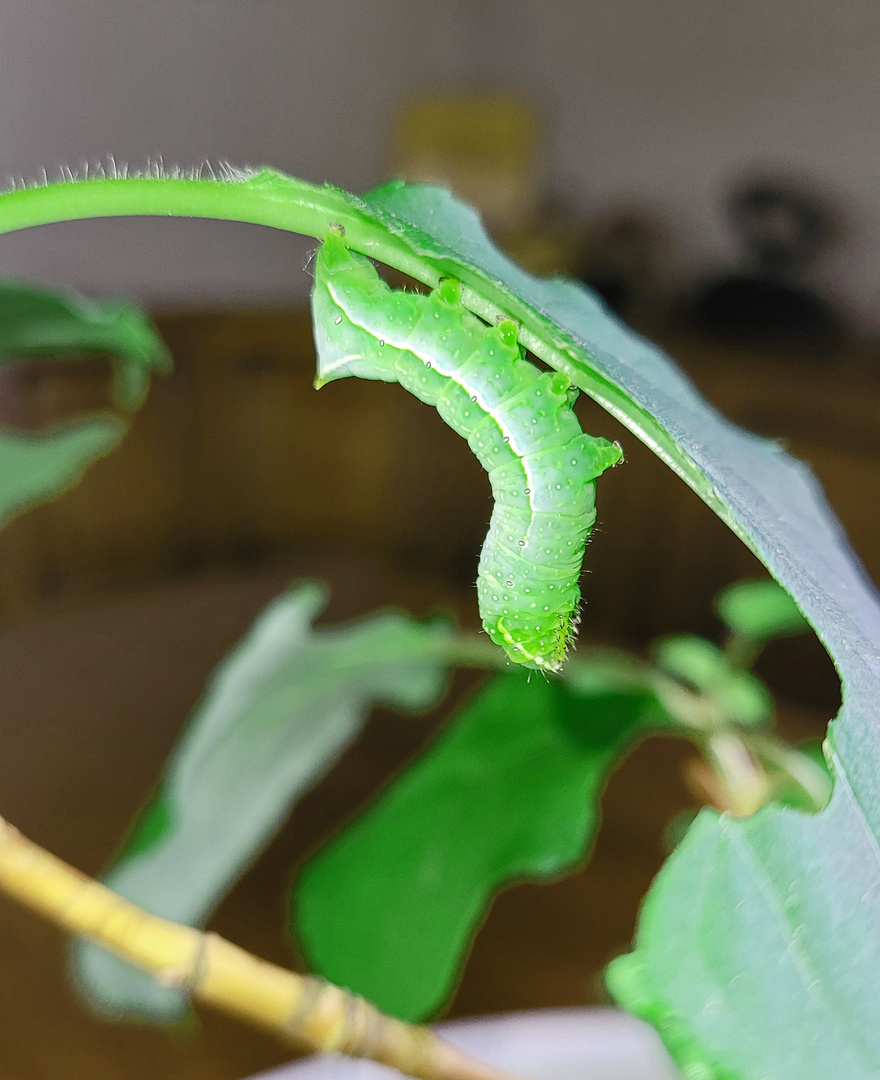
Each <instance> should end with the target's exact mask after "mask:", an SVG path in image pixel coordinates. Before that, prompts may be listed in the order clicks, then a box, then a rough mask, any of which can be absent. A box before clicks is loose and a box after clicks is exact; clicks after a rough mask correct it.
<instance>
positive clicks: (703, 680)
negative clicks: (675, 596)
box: [653, 634, 773, 727]
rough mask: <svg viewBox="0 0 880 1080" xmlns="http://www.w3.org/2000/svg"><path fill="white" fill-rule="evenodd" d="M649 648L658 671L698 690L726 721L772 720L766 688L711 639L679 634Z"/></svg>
mask: <svg viewBox="0 0 880 1080" xmlns="http://www.w3.org/2000/svg"><path fill="white" fill-rule="evenodd" d="M653 649H654V659H655V662H656V664H657V667H658V668H659V669H660V670H661V671H664V672H666V673H667V674H669V675H672V676H673V677H674V678H676V679H678V680H679V681H681V682H684V683H687V684H688V685H690V686H692V687H693V688H694V689H696V690H699V691H700V692H701V693H702V694H704V695H705V696H706V698H708V699H709V700H710V701H712V702H713V703H714V704H715V706H716V708H717V709H718V712H719V713H720V715H721V716H722V717H724V718H725V719H726V720H727V721H729V722H731V723H734V724H742V725H744V726H746V727H753V726H755V725H757V724H765V723H767V722H768V721H769V720H771V719H772V717H773V699H772V697H771V696H770V692H769V690H768V689H767V687H766V686H765V685H764V684H763V683H762V682H761V680H760V679H759V678H758V677H757V676H756V675H753V674H752V673H751V672H750V671H743V670H741V669H740V668H736V667H734V666H732V665H731V663H730V661H729V660H728V658H727V657H726V656H725V655H724V653H723V652H722V651H721V650H720V649H719V648H718V647H717V646H716V645H713V644H712V642H711V641H707V640H706V639H705V638H701V637H697V636H696V635H691V634H680V635H677V636H675V637H668V638H663V639H661V640H660V641H658V642H655V643H654V646H653Z"/></svg>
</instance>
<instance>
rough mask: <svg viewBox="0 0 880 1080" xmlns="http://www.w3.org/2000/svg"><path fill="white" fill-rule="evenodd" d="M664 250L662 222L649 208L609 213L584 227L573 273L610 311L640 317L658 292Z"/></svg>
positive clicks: (629, 316) (664, 238) (664, 259)
mask: <svg viewBox="0 0 880 1080" xmlns="http://www.w3.org/2000/svg"><path fill="white" fill-rule="evenodd" d="M667 249H668V243H667V239H666V236H665V234H664V232H663V229H662V227H661V225H660V223H659V222H658V221H657V220H656V218H655V217H654V216H653V215H652V214H650V213H649V212H648V211H647V210H641V209H620V210H612V211H609V212H607V213H605V214H600V215H598V216H597V217H595V218H593V219H592V221H591V222H590V223H589V224H588V226H587V228H586V230H585V231H584V233H583V237H582V240H581V245H580V249H579V251H578V253H577V256H576V259H575V263H574V266H573V274H574V276H575V277H576V278H578V279H579V280H580V281H582V282H583V283H584V284H585V285H588V286H589V287H590V288H591V289H592V290H593V291H594V292H596V293H598V294H599V296H601V297H602V299H603V300H604V301H605V303H606V304H607V305H608V306H609V307H610V308H611V309H612V311H615V312H617V314H618V315H621V316H622V317H623V318H628V319H633V318H635V319H638V318H639V315H640V309H643V308H644V306H645V303H646V301H649V300H650V298H651V297H652V295H653V294H654V293H656V292H657V290H658V283H659V280H660V277H661V274H662V270H661V267H662V265H663V264H664V263H665V261H666V258H665V256H666V252H667Z"/></svg>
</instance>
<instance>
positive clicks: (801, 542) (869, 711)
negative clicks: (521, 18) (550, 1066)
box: [366, 185, 880, 1080]
mask: <svg viewBox="0 0 880 1080" xmlns="http://www.w3.org/2000/svg"><path fill="white" fill-rule="evenodd" d="M366 201H367V204H368V205H369V206H370V207H371V208H373V209H375V211H376V212H377V214H378V215H379V216H380V217H381V220H382V221H383V222H385V223H387V224H388V226H389V227H390V228H391V229H393V230H394V232H395V235H396V236H397V237H399V238H405V239H406V241H407V242H408V244H409V245H410V247H411V248H412V249H413V250H415V251H417V252H419V253H423V254H428V253H430V254H431V255H432V257H435V258H436V260H437V262H438V264H439V265H440V269H441V272H443V273H447V274H452V275H457V276H460V277H461V278H462V279H463V280H464V281H465V282H466V283H467V285H468V286H469V287H470V288H471V290H472V293H468V294H466V302H467V303H468V304H469V305H470V306H473V307H474V309H475V310H478V311H479V310H480V309H481V308H483V309H484V310H485V311H486V312H489V311H490V310H491V308H492V305H493V304H497V305H498V306H500V307H501V308H502V309H503V310H504V311H506V312H507V313H508V314H511V315H513V316H514V317H516V318H521V321H522V322H523V334H522V340H523V341H524V342H525V343H526V344H527V345H528V347H530V348H532V349H533V351H535V352H536V353H537V355H538V356H540V357H541V359H543V360H546V361H547V362H548V363H551V364H553V365H554V366H557V367H559V368H560V369H562V370H564V371H566V372H567V373H568V374H569V375H570V377H571V378H572V380H573V381H574V382H575V383H576V385H578V386H580V387H581V389H583V390H585V391H587V392H588V393H590V394H591V395H592V396H593V397H595V398H596V399H597V400H598V401H600V402H602V403H603V404H605V406H606V407H607V408H608V409H609V410H610V411H611V412H613V413H614V415H616V416H617V417H619V418H620V419H621V420H622V421H623V423H625V424H626V425H627V426H628V427H630V429H631V430H633V431H634V432H636V433H637V434H638V435H639V437H640V438H642V439H643V441H645V442H646V443H647V444H648V445H649V446H651V447H652V448H653V449H654V450H655V452H657V453H658V454H659V455H660V456H661V457H662V458H663V460H665V461H666V462H667V464H669V465H670V467H671V468H673V469H675V471H676V472H678V473H679V475H681V476H682V477H683V478H684V479H685V480H686V481H687V482H688V483H689V484H690V485H691V486H692V487H693V488H694V490H695V491H696V492H697V493H698V494H699V495H701V497H702V498H703V499H704V500H705V501H706V502H707V503H708V504H709V505H710V506H711V507H712V508H713V509H714V510H715V511H716V512H717V513H718V514H719V515H720V516H721V517H722V519H723V520H725V521H726V522H727V523H728V524H729V525H730V526H731V528H733V529H734V531H735V532H736V533H737V534H738V535H739V536H740V537H741V538H742V539H743V540H744V541H745V542H746V543H747V544H748V545H749V547H750V548H751V549H752V550H753V551H754V552H755V553H756V554H757V555H758V557H759V558H760V559H761V560H762V562H763V563H764V565H765V566H766V567H767V568H768V570H769V571H770V572H771V574H772V575H773V576H774V577H775V578H776V579H777V580H778V581H779V583H780V584H781V585H782V586H783V587H784V588H785V589H786V590H787V591H788V592H789V593H790V594H791V596H792V598H793V599H794V601H795V602H796V604H797V605H798V607H799V608H800V610H801V611H802V612H803V613H804V615H805V617H806V618H807V620H808V621H809V623H810V624H811V625H812V627H813V628H814V629H815V630H816V632H817V633H818V635H819V637H820V638H821V639H822V641H823V644H824V645H825V646H826V648H827V649H828V651H829V653H830V654H831V656H832V659H833V660H834V662H835V664H836V665H837V668H838V671H839V672H840V675H841V682H842V690H843V697H844V705H843V707H842V709H841V711H840V713H839V715H838V718H837V720H836V721H835V723H834V724H833V725H832V727H831V728H830V730H829V735H828V756H829V761H830V764H831V768H832V773H833V776H834V780H835V787H834V793H833V797H832V799H831V802H830V803H829V805H828V807H827V808H826V809H825V810H823V811H822V812H821V813H819V814H817V815H815V816H813V817H806V816H803V815H801V814H799V813H798V812H796V811H794V810H791V809H786V808H782V807H777V806H773V807H769V808H767V809H765V810H763V811H761V812H760V813H759V814H758V815H757V816H756V817H755V818H754V819H750V820H749V821H733V820H730V819H728V818H726V817H722V816H719V815H716V814H713V813H712V812H709V811H706V812H704V813H703V814H702V815H701V816H700V818H699V819H698V825H697V827H695V828H693V829H692V830H691V831H690V832H689V833H688V834H687V836H686V837H685V839H684V840H683V841H682V843H681V845H680V846H679V847H678V848H677V850H676V852H675V854H674V855H673V856H672V858H671V859H670V861H669V863H668V864H667V866H666V867H664V869H663V871H661V873H660V875H659V877H658V879H657V881H656V882H655V884H654V886H653V888H652V890H651V893H650V894H649V896H648V899H647V901H646V903H645V906H644V910H643V915H642V918H641V920H640V928H639V933H638V937H637V951H636V953H635V955H634V958H633V959H628V960H622V961H619V962H618V964H617V966H616V968H615V969H614V970H615V974H614V975H612V983H611V985H612V989H613V991H614V993H615V995H616V997H617V998H618V1000H619V1001H620V1002H621V1003H622V1004H623V1005H625V1006H627V1007H628V1008H630V1009H632V1010H633V1011H634V1012H636V1013H637V1014H639V1015H641V1016H644V1017H645V1018H647V1019H649V1020H653V1021H654V1022H655V1023H657V1024H658V1026H659V1029H660V1032H661V1034H662V1035H663V1037H664V1039H665V1040H666V1042H667V1045H668V1046H669V1047H670V1049H671V1050H672V1052H673V1053H674V1054H675V1056H676V1057H677V1058H678V1060H679V1061H680V1062H682V1063H683V1064H685V1065H686V1066H687V1068H688V1069H689V1070H690V1076H691V1077H698V1076H700V1077H709V1076H719V1077H720V1076H735V1077H737V1080H764V1078H769V1077H772V1078H773V1080H827V1078H828V1077H829V1076H835V1077H837V1076H841V1077H843V1076H846V1077H847V1080H868V1078H869V1077H870V1078H872V1080H873V1078H875V1077H877V1076H878V1075H880V1011H878V1007H877V1001H878V1000H880V721H878V712H877V702H878V701H880V602H878V596H877V593H876V591H875V589H874V587H873V585H872V584H871V582H870V581H869V580H868V579H867V577H866V575H865V574H864V571H863V570H862V568H861V566H860V565H859V563H858V560H857V559H856V558H855V556H854V555H853V553H852V551H851V550H850V548H849V546H848V544H847V542H846V538H845V536H844V534H843V531H842V529H841V527H840V525H839V523H838V522H837V520H836V518H835V517H834V514H833V512H832V511H831V509H830V507H829V506H828V504H827V502H826V501H825V498H824V496H823V494H822V492H821V489H820V487H819V485H818V483H817V482H816V480H815V478H814V477H813V475H812V473H811V472H810V470H809V469H808V468H807V467H806V466H804V465H803V464H802V463H800V462H797V461H796V460H794V459H793V458H791V457H790V456H789V455H788V454H786V453H785V451H784V450H783V449H782V448H781V447H780V446H779V445H778V444H777V443H774V442H771V441H768V440H766V439H763V438H759V437H757V436H755V435H752V434H750V433H749V432H746V431H743V430H742V429H741V428H738V427H736V426H735V425H733V424H731V423H730V422H729V421H727V420H725V419H724V418H723V417H721V416H720V415H719V414H718V413H717V412H716V411H715V410H714V409H712V407H711V406H709V405H708V404H707V403H706V402H705V400H704V399H703V398H702V397H701V396H700V395H699V393H698V392H697V391H696V389H695V388H694V387H693V385H692V384H691V383H690V382H689V380H688V379H687V378H686V377H685V376H684V375H683V374H682V373H681V372H679V371H678V370H677V369H676V368H675V367H674V365H672V363H671V362H670V361H669V360H668V359H667V358H666V357H665V356H664V355H663V354H662V353H661V352H660V351H659V350H658V349H657V348H655V347H654V346H652V345H650V344H648V343H647V342H645V341H643V340H642V339H641V338H639V337H638V336H637V335H636V334H634V333H632V332H631V331H630V330H628V329H627V328H626V327H624V326H623V325H622V324H620V323H619V322H618V321H617V320H616V319H614V318H613V317H612V316H610V315H609V314H608V313H607V312H606V311H605V310H604V308H603V307H602V306H601V305H600V304H599V303H598V302H596V301H595V300H594V299H593V298H592V297H590V296H589V295H588V294H587V293H586V292H585V291H584V290H582V289H580V288H579V287H577V286H576V285H574V284H572V283H569V282H563V281H541V280H538V279H536V278H533V277H531V276H530V275H528V274H526V273H524V272H523V271H521V270H519V269H518V268H517V267H515V266H513V264H511V263H510V262H509V261H508V260H507V259H505V258H504V256H502V255H501V254H500V253H499V252H497V250H496V249H494V248H493V247H492V246H491V245H490V243H489V241H488V239H487V238H486V237H485V234H484V233H483V231H482V228H481V226H480V224H479V222H478V220H477V219H476V217H475V215H473V213H472V212H471V211H469V210H468V209H467V208H465V207H462V206H461V205H460V204H458V203H456V202H455V201H454V200H453V199H452V198H451V197H450V196H449V195H448V194H446V193H445V192H443V191H440V190H439V189H435V188H406V187H399V186H394V185H392V186H389V187H386V188H383V189H380V190H379V191H378V192H374V193H373V194H372V195H370V196H368V197H367V200H366ZM472 295H473V296H476V300H474V301H472ZM487 298H488V300H489V303H487V302H486V299H487ZM547 342H550V344H551V346H552V348H548V346H547Z"/></svg>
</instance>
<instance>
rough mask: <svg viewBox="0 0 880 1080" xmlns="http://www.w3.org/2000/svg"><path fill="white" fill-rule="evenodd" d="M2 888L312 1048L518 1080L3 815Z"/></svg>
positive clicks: (453, 1074) (422, 1077)
mask: <svg viewBox="0 0 880 1080" xmlns="http://www.w3.org/2000/svg"><path fill="white" fill-rule="evenodd" d="M0 891H2V892H5V893H6V894H7V895H9V896H12V897H14V898H15V899H16V900H18V901H20V902H21V903H22V904H24V905H26V906H27V907H30V908H31V909H33V910H34V911H38V912H39V913H40V914H42V915H44V916H46V918H48V919H50V920H51V921H52V922H54V923H55V924H56V925H58V926H60V927H62V928H63V929H65V930H68V931H70V932H71V933H73V934H77V935H78V936H80V937H84V938H87V939H88V940H90V941H93V942H95V943H96V944H97V945H101V946H103V947H104V948H106V949H109V950H110V951H111V952H113V953H115V954H116V955H117V956H119V957H121V958H122V959H123V960H127V961H128V962H129V963H131V964H134V965H135V966H136V967H139V968H141V969H142V970H144V971H147V972H149V973H150V974H151V975H153V976H155V977H156V978H157V979H158V980H159V981H160V982H161V983H163V984H164V985H166V986H173V987H178V988H181V989H185V990H187V991H188V992H189V993H190V994H191V995H192V996H193V998H194V999H195V1000H197V1001H200V1002H203V1003H205V1004H208V1005H213V1006H215V1007H216V1008H218V1009H222V1010H223V1011H225V1012H228V1013H231V1014H232V1015H234V1016H237V1017H239V1019H241V1020H245V1021H247V1022H249V1023H252V1024H255V1025H257V1026H258V1027H261V1028H264V1029H266V1030H268V1031H271V1032H273V1033H274V1034H276V1035H278V1036H280V1037H281V1038H283V1039H285V1040H287V1041H290V1042H293V1043H295V1044H298V1045H299V1046H300V1047H301V1048H304V1049H308V1050H311V1051H320V1052H326V1051H337V1052H340V1053H343V1054H348V1055H350V1056H352V1057H363V1058H370V1059H371V1060H373V1061H378V1062H381V1063H382V1064H385V1065H390V1066H392V1067H393V1068H395V1069H398V1070H399V1071H400V1072H402V1073H405V1074H407V1075H409V1076H412V1077H416V1078H417V1080H512V1077H511V1076H510V1074H508V1073H504V1072H502V1071H501V1070H499V1069H495V1068H494V1067H492V1066H489V1065H484V1064H483V1063H481V1062H478V1061H475V1060H474V1059H472V1058H470V1057H468V1056H467V1055H466V1054H463V1053H462V1052H461V1051H459V1050H457V1049H456V1048H455V1047H453V1046H451V1045H450V1044H449V1043H447V1042H445V1041H444V1040H443V1039H441V1038H440V1037H439V1036H438V1035H436V1034H435V1033H434V1032H433V1031H431V1030H430V1029H429V1028H425V1027H418V1026H415V1025H410V1024H405V1023H403V1022H402V1021H400V1020H396V1019H395V1018H393V1017H391V1016H386V1015H384V1014H383V1013H380V1012H379V1010H378V1009H376V1008H375V1006H373V1005H371V1004H369V1002H367V1001H365V1000H364V999H363V998H360V997H357V996H356V995H354V994H351V993H349V992H348V991H346V990H342V989H340V988H339V987H336V986H333V985H332V984H331V983H327V982H325V981H324V980H323V979H318V978H315V977H313V976H307V975H299V974H296V973H295V972H292V971H287V970H285V969H284V968H280V967H277V966H276V965H274V964H270V963H268V962H266V961H265V960H260V959H258V958H257V957H255V956H252V955H251V954H250V953H247V952H245V951H244V950H243V949H240V948H238V946H236V945H233V944H232V943H231V942H228V941H225V940H224V939H223V938H221V937H219V936H218V935H217V934H206V933H203V932H202V931H200V930H196V929H194V928H193V927H190V926H183V925H181V924H179V923H173V922H170V921H169V920H167V919H162V918H159V917H158V916H156V915H151V914H150V913H149V912H147V911H144V910H143V909H142V908H139V907H137V906H136V905H134V904H132V903H130V902H129V901H128V900H124V899H123V898H122V897H121V896H118V895H117V894H116V893H114V892H112V891H111V890H110V889H108V888H107V887H106V886H105V885H102V884H101V883H100V882H98V881H94V880H93V879H91V878H88V877H86V876H85V875H84V874H81V873H80V872H79V871H78V870H75V869H74V868H73V867H72V866H68V865H67V863H64V862H62V861H61V860H60V859H58V858H56V857H55V856H54V855H51V854H50V853H49V852H48V851H45V850H44V849H43V848H41V847H39V846H38V845H37V844H34V843H33V842H32V841H30V840H27V839H26V838H25V837H23V836H22V835H21V834H20V833H19V832H18V830H17V829H14V828H12V826H10V825H8V824H7V823H6V822H5V821H3V820H2V818H0Z"/></svg>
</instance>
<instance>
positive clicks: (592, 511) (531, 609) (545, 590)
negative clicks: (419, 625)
mask: <svg viewBox="0 0 880 1080" xmlns="http://www.w3.org/2000/svg"><path fill="white" fill-rule="evenodd" d="M312 313H313V318H314V325H315V344H316V347H317V352H318V374H317V378H316V380H315V385H316V386H317V387H320V386H323V385H324V384H325V383H328V382H331V381H332V380H333V379H341V378H344V377H345V376H347V375H356V376H359V377H360V378H362V379H380V380H382V381H384V382H399V383H400V384H401V386H403V387H405V388H406V389H407V390H409V391H410V392H411V393H412V394H415V396H416V397H418V398H420V399H421V400H422V401H424V402H427V403H428V404H429V405H434V406H436V408H437V411H438V412H439V413H440V415H441V417H442V418H443V419H444V420H445V421H446V423H447V424H449V426H450V427H451V428H453V429H454V430H455V431H457V432H458V434H459V435H462V436H463V437H464V438H465V439H467V441H468V443H469V445H470V447H471V449H472V450H473V452H474V453H475V454H476V456H477V458H478V459H479V461H480V464H481V465H482V466H483V468H484V469H486V471H487V472H488V474H489V480H490V483H491V485H492V494H493V496H494V499H495V507H494V509H493V511H492V520H491V522H490V526H489V534H488V536H487V537H486V542H485V544H484V546H483V551H482V554H481V556H480V566H479V572H478V577H477V589H478V595H479V604H480V615H481V617H482V620H483V627H484V629H485V630H486V632H487V633H488V634H489V636H490V637H491V638H492V640H493V641H494V642H495V643H496V644H498V645H500V646H501V647H502V648H503V649H504V650H505V651H506V652H507V654H508V656H509V657H510V659H511V660H513V661H514V662H515V663H518V664H525V665H527V666H528V667H533V668H539V669H543V670H546V671H558V670H559V668H560V667H561V666H562V662H563V660H564V659H565V655H566V651H567V649H568V646H569V644H570V643H571V640H572V638H573V636H574V632H575V628H576V626H577V616H578V607H579V604H580V588H579V584H578V580H579V577H580V573H581V565H582V562H583V557H584V548H585V546H586V542H587V537H588V536H589V534H590V531H591V529H592V527H593V524H594V522H595V520H596V508H595V491H596V485H595V480H596V478H597V477H598V476H600V475H601V474H602V473H603V472H604V471H605V469H607V468H608V467H609V466H610V465H614V464H616V463H617V462H618V461H620V459H621V457H622V452H621V449H620V447H619V446H617V445H616V444H614V443H610V442H609V441H608V440H607V439H601V438H594V437H593V436H591V435H586V434H584V432H583V431H582V430H581V427H580V424H579V423H578V420H577V418H576V416H575V415H574V412H573V411H572V408H571V405H572V401H573V396H574V395H573V394H572V391H571V386H570V383H569V380H568V379H567V378H566V377H565V376H564V375H562V374H560V373H558V372H556V373H541V372H539V371H538V369H537V368H535V367H534V366H533V365H532V364H530V363H529V362H528V361H526V360H524V359H523V355H522V350H521V349H520V347H519V345H518V343H517V326H516V324H515V323H514V322H512V321H510V320H505V321H504V322H501V323H499V324H498V325H497V326H487V325H486V324H485V323H483V322H481V321H480V320H479V319H478V318H476V317H475V316H474V315H472V314H471V313H470V312H468V311H467V310H466V309H465V308H464V307H463V305H462V303H461V286H460V285H459V283H458V282H456V281H454V280H451V279H445V280H444V281H442V282H441V283H440V286H439V288H437V289H436V290H435V291H434V292H432V293H431V294H430V295H427V296H426V295H424V294H421V293H412V292H404V291H402V290H399V289H391V288H389V287H388V286H387V285H386V284H385V283H384V282H383V281H382V279H381V278H380V277H379V275H378V274H377V273H376V270H375V268H374V267H373V264H372V263H371V262H370V261H369V260H368V259H366V258H364V257H363V256H361V255H357V254H355V253H353V252H350V251H349V250H348V249H347V248H346V246H345V243H344V241H343V239H342V237H341V236H340V235H339V234H338V233H336V232H333V233H331V234H330V235H329V236H328V237H327V239H326V240H325V242H324V244H323V245H322V247H321V249H320V251H319V252H318V255H317V259H316V262H315V285H314V290H313V293H312Z"/></svg>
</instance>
